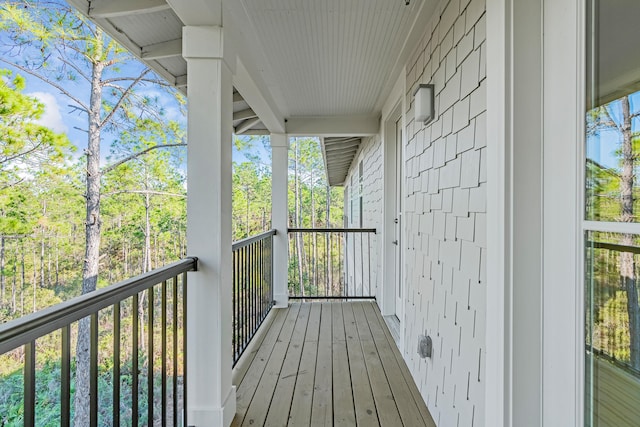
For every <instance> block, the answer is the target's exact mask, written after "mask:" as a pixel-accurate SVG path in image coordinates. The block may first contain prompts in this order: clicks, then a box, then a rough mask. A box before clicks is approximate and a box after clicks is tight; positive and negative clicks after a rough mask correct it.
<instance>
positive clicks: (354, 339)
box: [232, 301, 435, 427]
mask: <svg viewBox="0 0 640 427" xmlns="http://www.w3.org/2000/svg"><path fill="white" fill-rule="evenodd" d="M254 340H255V342H254V343H252V347H251V348H249V349H248V350H247V352H246V353H245V355H244V356H243V358H242V359H241V360H240V362H239V363H238V365H237V366H236V369H235V370H234V384H235V385H236V386H237V411H236V416H235V419H234V421H233V424H232V425H233V426H248V425H250V426H278V427H283V426H295V427H298V426H309V425H311V426H315V425H323V426H333V425H336V426H356V425H357V426H367V427H369V426H382V427H385V426H388V427H400V426H406V427H409V426H410V427H419V426H428V427H431V426H435V423H434V422H433V419H432V418H431V415H430V414H429V411H428V409H427V407H426V406H425V404H424V401H423V399H422V397H421V396H420V392H419V391H418V389H417V387H416V385H415V383H414V381H413V379H412V377H411V374H410V373H409V370H408V369H407V366H406V364H405V363H404V360H403V359H402V356H401V355H400V352H399V351H398V349H397V347H396V345H395V343H394V340H393V337H392V336H391V334H390V333H389V330H388V329H387V327H386V324H385V322H384V320H383V319H382V317H381V315H380V312H379V310H378V306H377V305H376V304H375V303H374V302H370V301H361V302H315V303H293V304H291V305H290V306H289V308H287V309H280V310H274V313H272V315H271V316H270V317H269V318H268V319H267V321H265V324H264V325H263V327H262V331H261V333H260V335H259V336H256V338H255V339H254Z"/></svg>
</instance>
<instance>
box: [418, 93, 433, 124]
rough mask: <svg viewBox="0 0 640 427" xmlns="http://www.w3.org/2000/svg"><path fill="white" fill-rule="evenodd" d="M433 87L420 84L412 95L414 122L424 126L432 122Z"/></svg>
mask: <svg viewBox="0 0 640 427" xmlns="http://www.w3.org/2000/svg"><path fill="white" fill-rule="evenodd" d="M433 97H434V86H433V85H432V84H420V85H418V87H417V88H416V91H415V92H414V93H413V98H414V101H415V102H414V106H413V108H414V111H415V121H416V123H417V122H423V123H424V124H425V125H426V124H427V123H429V122H430V121H432V120H433V118H434V115H435V112H434V102H433Z"/></svg>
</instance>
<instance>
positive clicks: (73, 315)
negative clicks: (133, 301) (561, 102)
mask: <svg viewBox="0 0 640 427" xmlns="http://www.w3.org/2000/svg"><path fill="white" fill-rule="evenodd" d="M197 267H198V259H197V258H195V257H191V258H185V259H183V260H181V261H177V262H174V263H172V264H169V265H167V266H165V267H162V268H158V269H156V270H153V271H150V272H148V273H145V274H141V275H139V276H136V277H132V278H130V279H127V280H124V281H122V282H119V283H116V284H114V285H111V286H107V287H106V288H102V289H98V290H96V291H93V292H90V293H88V294H85V295H81V296H79V297H76V298H72V299H70V300H68V301H65V302H62V303H60V304H56V305H54V306H52V307H48V308H45V309H44V310H40V311H37V312H35V313H32V314H29V315H27V316H23V317H21V318H19V319H15V320H11V321H9V322H7V323H4V324H2V325H0V354H4V353H6V352H8V351H11V350H13V349H15V348H17V347H20V346H21V345H24V344H26V343H29V342H31V341H34V340H36V339H38V338H40V337H42V336H44V335H47V334H50V333H51V332H53V331H56V330H58V329H60V328H63V327H65V326H66V325H69V324H71V323H73V322H76V321H78V320H80V319H82V318H83V317H86V316H88V315H90V314H92V313H95V312H97V311H99V310H102V309H103V308H106V307H109V306H111V305H113V304H115V303H117V302H120V301H122V300H124V299H126V298H128V297H130V296H132V295H134V294H136V293H138V292H141V291H143V290H145V289H148V288H150V287H151V286H154V285H157V284H159V283H161V282H163V281H165V280H167V279H170V278H172V277H175V276H177V275H179V274H181V273H184V272H186V271H195V270H197Z"/></svg>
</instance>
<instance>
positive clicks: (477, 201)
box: [403, 0, 486, 427]
mask: <svg viewBox="0 0 640 427" xmlns="http://www.w3.org/2000/svg"><path fill="white" fill-rule="evenodd" d="M437 11H439V13H438V12H437V13H436V14H435V16H434V19H433V20H432V22H431V23H430V24H429V26H428V28H427V31H426V34H425V36H424V37H423V39H422V43H421V44H420V46H419V47H418V49H417V50H416V52H414V54H413V55H412V56H411V58H410V61H409V62H408V64H407V76H406V77H407V80H406V90H407V93H406V101H407V103H406V105H407V110H408V111H407V112H406V113H407V114H406V119H407V122H408V123H407V125H406V133H407V141H406V146H405V159H404V160H405V162H406V170H407V176H406V185H405V189H406V200H405V225H406V236H407V238H406V239H405V242H404V243H405V247H404V250H405V253H406V257H405V271H406V279H405V281H406V284H407V286H408V290H407V301H406V313H405V318H404V319H403V320H404V322H405V330H404V333H405V342H406V346H407V347H406V348H405V349H404V350H405V352H404V354H405V358H406V359H407V363H408V365H409V368H410V370H411V372H412V374H413V376H414V378H415V380H416V383H417V384H418V386H419V388H420V391H421V393H422V395H423V397H424V399H425V401H426V402H427V405H428V406H429V409H430V411H431V413H432V415H433V417H434V419H435V420H436V422H437V424H438V426H456V427H470V426H481V425H482V420H483V416H484V414H483V412H484V396H483V394H484V393H483V391H484V383H483V381H484V364H485V361H484V358H483V357H484V345H485V340H484V336H485V298H486V296H485V295H486V293H485V286H486V283H485V271H486V269H485V258H486V215H485V212H486V183H485V182H486V152H485V150H486V148H485V146H486V136H485V134H486V117H485V115H486V113H485V110H486V84H485V76H486V72H485V69H484V58H485V56H486V47H485V46H486V44H485V33H486V28H485V2H484V0H470V1H469V0H443V1H442V2H441V4H440V5H439V7H438V9H437ZM419 83H433V84H435V91H436V97H435V103H436V118H435V120H434V121H433V122H432V123H431V124H429V125H428V126H426V127H425V126H424V125H423V124H422V123H414V122H413V105H412V101H413V97H412V94H413V91H414V88H415V87H416V85H417V84H419ZM416 200H422V202H421V203H416V202H415V201H416ZM425 331H426V333H427V334H429V335H430V336H431V337H432V339H433V343H434V355H433V357H432V358H431V359H426V360H425V359H420V358H419V357H418V355H417V354H416V351H415V349H416V343H417V337H418V335H419V334H422V333H424V332H425Z"/></svg>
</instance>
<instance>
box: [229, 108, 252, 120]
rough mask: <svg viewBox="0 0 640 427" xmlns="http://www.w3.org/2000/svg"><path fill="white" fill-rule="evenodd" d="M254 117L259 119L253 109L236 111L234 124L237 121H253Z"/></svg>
mask: <svg viewBox="0 0 640 427" xmlns="http://www.w3.org/2000/svg"><path fill="white" fill-rule="evenodd" d="M253 117H258V115H257V114H256V113H255V112H254V111H253V110H252V109H251V108H247V109H246V110H241V111H236V112H234V113H233V121H234V122H235V121H236V120H244V119H251V118H253Z"/></svg>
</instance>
